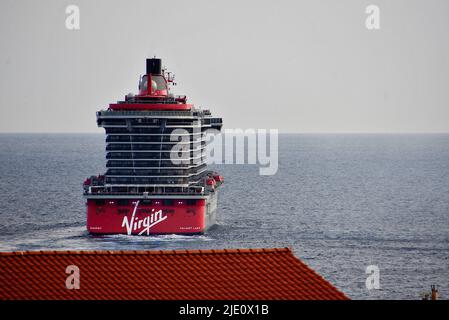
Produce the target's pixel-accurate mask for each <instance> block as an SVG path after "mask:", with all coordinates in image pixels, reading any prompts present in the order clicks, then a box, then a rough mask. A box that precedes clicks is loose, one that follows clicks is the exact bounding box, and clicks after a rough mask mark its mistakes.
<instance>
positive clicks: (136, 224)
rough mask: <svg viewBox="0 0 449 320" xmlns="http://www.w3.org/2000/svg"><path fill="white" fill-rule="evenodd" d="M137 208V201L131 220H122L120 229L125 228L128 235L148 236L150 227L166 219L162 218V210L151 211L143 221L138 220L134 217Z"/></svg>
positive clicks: (125, 218)
mask: <svg viewBox="0 0 449 320" xmlns="http://www.w3.org/2000/svg"><path fill="white" fill-rule="evenodd" d="M138 206H139V201H137V202H136V205H135V206H134V210H133V214H132V216H131V219H128V217H124V218H123V222H122V228H123V227H126V233H127V234H128V235H131V234H132V233H133V232H134V233H136V232H138V235H139V236H140V235H143V234H145V233H146V234H147V235H149V234H150V229H151V227H153V226H155V225H156V224H158V223H159V222H162V221H164V220H165V219H167V216H162V210H158V211H154V209H152V211H153V213H151V214H150V215H149V216H146V217H145V218H143V219H139V217H136V211H137V207H138ZM142 228H143V229H142ZM139 230H140V231H139Z"/></svg>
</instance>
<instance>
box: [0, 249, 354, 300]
mask: <svg viewBox="0 0 449 320" xmlns="http://www.w3.org/2000/svg"><path fill="white" fill-rule="evenodd" d="M69 265H76V266H77V267H79V269H80V289H78V290H76V289H73V290H69V289H67V288H66V286H65V282H66V278H67V277H68V276H69V275H68V274H66V273H65V270H66V267H67V266H69ZM0 299H1V300H6V299H89V300H91V299H144V300H174V299H176V300H178V299H179V300H205V299H213V300H255V299H259V300H278V299H286V300H299V299H348V298H347V297H346V296H345V295H344V294H343V293H342V292H340V291H339V290H338V289H336V288H335V287H334V286H332V285H331V284H330V283H329V282H327V281H326V280H325V279H324V278H323V277H321V276H320V275H318V274H317V273H316V272H315V271H313V270H312V269H310V268H309V267H308V266H307V265H305V264H304V263H303V262H302V261H301V260H299V259H298V258H296V257H295V256H294V255H293V253H292V251H291V250H290V249H288V248H273V249H224V250H176V251H175V250H171V251H31V252H28V251H26V252H3V253H0Z"/></svg>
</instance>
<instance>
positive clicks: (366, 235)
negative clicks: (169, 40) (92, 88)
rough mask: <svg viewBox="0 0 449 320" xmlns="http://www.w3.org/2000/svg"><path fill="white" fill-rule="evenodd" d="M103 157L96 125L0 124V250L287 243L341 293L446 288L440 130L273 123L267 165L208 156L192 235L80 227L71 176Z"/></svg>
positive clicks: (445, 151)
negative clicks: (269, 169) (207, 219)
mask: <svg viewBox="0 0 449 320" xmlns="http://www.w3.org/2000/svg"><path fill="white" fill-rule="evenodd" d="M104 164H105V160H104V136H103V135H101V134H77V135H65V134H55V135H51V134H18V135H16V134H14V135H10V134H1V135H0V251H12V250H69V249H70V250H101V249H107V250H113V249H120V250H127V249H138V250H167V249H212V248H217V249H218V248H260V247H290V248H292V249H293V250H294V253H295V255H296V256H298V257H299V258H301V259H302V260H303V261H304V262H306V263H307V264H308V265H309V266H311V267H312V268H313V269H315V270H316V271H317V272H319V273H320V274H321V275H323V276H324V277H325V278H326V279H327V280H329V281H330V282H332V283H333V284H334V285H336V286H337V287H338V288H340V289H341V290H343V291H344V292H345V293H346V294H347V295H348V296H350V297H351V298H353V299H419V298H420V295H421V293H422V292H423V291H428V290H429V287H430V285H431V284H436V285H438V287H439V290H440V294H441V296H442V298H444V299H448V298H449V135H443V134H441V135H437V134H435V135H431V134H424V135H411V134H407V135H383V134H376V135H369V134H366V135H344V134H340V135H326V134H316V135H306V134H304V135H280V137H279V170H278V172H277V174H276V175H274V176H260V175H259V171H258V167H257V166H255V165H219V166H215V169H217V170H219V171H220V172H221V173H222V174H223V175H224V177H225V184H224V185H223V187H222V188H221V190H220V194H219V221H218V224H217V225H216V226H215V227H214V228H212V229H211V230H210V231H209V232H208V233H207V234H205V235H202V236H175V235H172V236H153V237H135V236H131V237H128V236H122V235H114V236H101V237H98V236H96V237H94V236H91V235H89V234H88V233H87V232H86V230H85V206H84V199H83V197H82V187H81V184H82V181H83V180H84V178H85V177H87V176H90V175H92V174H98V173H103V172H104V170H105V169H104ZM369 265H376V266H378V267H379V270H380V289H372V290H368V289H367V288H366V286H365V281H366V278H367V276H368V275H367V274H366V268H367V266H369Z"/></svg>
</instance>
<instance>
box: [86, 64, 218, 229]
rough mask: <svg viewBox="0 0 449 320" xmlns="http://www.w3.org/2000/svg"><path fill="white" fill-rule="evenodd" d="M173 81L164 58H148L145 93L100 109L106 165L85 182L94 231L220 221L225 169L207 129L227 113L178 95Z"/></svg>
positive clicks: (198, 225)
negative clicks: (214, 157)
mask: <svg viewBox="0 0 449 320" xmlns="http://www.w3.org/2000/svg"><path fill="white" fill-rule="evenodd" d="M173 85H176V83H175V81H174V75H173V74H172V73H171V72H168V71H167V70H166V69H165V68H162V61H161V59H158V58H152V59H147V60H146V74H145V75H143V76H141V77H140V80H139V93H138V94H128V95H127V96H126V97H125V100H124V101H118V102H116V103H112V104H110V105H109V107H108V108H107V109H106V110H101V111H98V112H97V125H98V126H99V127H101V128H104V130H105V133H106V172H105V174H104V175H99V176H91V177H90V178H87V179H86V180H85V181H84V184H83V189H84V197H85V198H86V210H87V230H88V231H89V232H90V233H92V234H128V235H154V234H202V233H204V232H206V230H207V229H208V228H209V227H211V226H212V225H214V224H215V222H216V212H217V197H218V188H219V187H220V186H221V185H222V183H223V177H222V176H221V175H219V174H218V173H217V172H214V171H210V170H208V169H207V164H206V142H207V141H206V132H210V131H213V132H218V131H220V130H221V127H222V119H221V118H216V117H213V116H212V115H211V112H210V111H209V110H206V109H202V108H196V107H194V106H193V105H192V104H189V103H187V97H186V96H175V95H173V94H172V93H171V92H170V89H171V87H172V86H173ZM212 129H214V130H212ZM209 130H210V131H209Z"/></svg>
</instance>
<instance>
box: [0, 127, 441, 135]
mask: <svg viewBox="0 0 449 320" xmlns="http://www.w3.org/2000/svg"><path fill="white" fill-rule="evenodd" d="M227 129H230V128H227ZM247 129H248V128H247ZM271 129H275V128H271ZM243 130H245V129H243ZM256 130H257V129H256ZM267 130H269V129H267ZM0 134H102V135H103V134H105V133H104V132H96V131H67V132H65V131H51V132H48V131H0ZM279 134H449V131H397V132H391V131H366V132H365V131H294V132H292V131H286V132H279Z"/></svg>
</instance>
